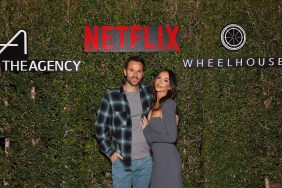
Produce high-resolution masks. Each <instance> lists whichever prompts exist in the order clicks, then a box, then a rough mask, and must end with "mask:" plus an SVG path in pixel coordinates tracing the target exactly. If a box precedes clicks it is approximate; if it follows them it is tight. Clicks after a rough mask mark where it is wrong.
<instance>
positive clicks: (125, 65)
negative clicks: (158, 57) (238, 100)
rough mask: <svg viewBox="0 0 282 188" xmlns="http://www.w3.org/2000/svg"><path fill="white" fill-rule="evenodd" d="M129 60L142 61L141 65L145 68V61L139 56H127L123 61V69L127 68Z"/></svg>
mask: <svg viewBox="0 0 282 188" xmlns="http://www.w3.org/2000/svg"><path fill="white" fill-rule="evenodd" d="M130 61H136V62H140V63H142V65H143V70H145V61H144V60H143V59H142V58H141V57H139V56H131V57H129V58H127V60H126V61H125V63H124V69H127V67H128V63H129V62H130Z"/></svg>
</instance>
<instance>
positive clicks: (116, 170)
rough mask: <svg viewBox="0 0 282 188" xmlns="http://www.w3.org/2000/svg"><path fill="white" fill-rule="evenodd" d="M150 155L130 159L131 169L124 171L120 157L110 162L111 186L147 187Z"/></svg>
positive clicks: (150, 165)
mask: <svg viewBox="0 0 282 188" xmlns="http://www.w3.org/2000/svg"><path fill="white" fill-rule="evenodd" d="M152 165H153V162H152V157H151V156H147V157H145V158H142V159H137V160H132V161H131V168H132V171H125V170H124V166H123V163H122V162H121V159H119V158H117V159H116V160H115V161H114V163H113V164H112V178H113V188H131V187H133V188H148V187H149V184H150V178H151V173H152Z"/></svg>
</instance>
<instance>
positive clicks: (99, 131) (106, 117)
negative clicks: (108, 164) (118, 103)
mask: <svg viewBox="0 0 282 188" xmlns="http://www.w3.org/2000/svg"><path fill="white" fill-rule="evenodd" d="M111 114H112V109H111V107H110V104H109V101H108V98H107V96H106V95H105V96H104V97H103V98H102V101H101V104H100V107H99V110H98V114H97V118H96V123H95V134H96V138H97V141H98V144H99V149H100V150H101V151H102V152H103V153H104V154H105V155H106V156H107V157H108V158H109V159H110V157H111V156H112V155H113V154H114V152H115V147H114V145H113V143H112V139H111V137H110V133H109V132H110V123H111V118H112V117H111Z"/></svg>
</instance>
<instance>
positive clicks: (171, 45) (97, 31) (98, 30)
mask: <svg viewBox="0 0 282 188" xmlns="http://www.w3.org/2000/svg"><path fill="white" fill-rule="evenodd" d="M178 31H179V26H173V27H171V26H85V27H84V52H160V51H171V52H179V33H178Z"/></svg>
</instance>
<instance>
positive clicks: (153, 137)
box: [144, 99, 183, 188]
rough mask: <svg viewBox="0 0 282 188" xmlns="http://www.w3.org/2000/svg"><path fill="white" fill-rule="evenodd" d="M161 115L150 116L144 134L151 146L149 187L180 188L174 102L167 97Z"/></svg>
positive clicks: (180, 179)
mask: <svg viewBox="0 0 282 188" xmlns="http://www.w3.org/2000/svg"><path fill="white" fill-rule="evenodd" d="M161 110H162V118H161V117H151V119H150V120H149V124H148V126H146V127H145V129H144V136H145V138H146V140H147V141H148V143H149V144H150V145H151V147H152V152H153V171H152V176H151V183H150V187H151V188H182V187H183V182H182V161H181V158H180V155H179V152H178V151H177V148H176V146H175V142H176V139H177V125H176V115H175V111H176V102H175V101H174V100H172V99H167V100H166V101H165V102H164V104H163V105H162V107H161Z"/></svg>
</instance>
